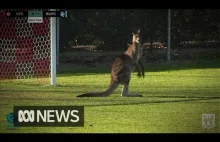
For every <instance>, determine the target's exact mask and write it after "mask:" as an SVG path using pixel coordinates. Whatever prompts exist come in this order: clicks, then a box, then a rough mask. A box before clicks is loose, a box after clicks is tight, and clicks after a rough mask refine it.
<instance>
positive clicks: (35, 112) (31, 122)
mask: <svg viewBox="0 0 220 142" xmlns="http://www.w3.org/2000/svg"><path fill="white" fill-rule="evenodd" d="M14 114H15V116H14V126H15V127H27V126H32V127H33V126H37V127H45V126H50V127H57V126H65V127H67V126H71V127H72V126H84V107H83V106H14Z"/></svg>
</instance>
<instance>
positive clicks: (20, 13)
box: [5, 11, 28, 17]
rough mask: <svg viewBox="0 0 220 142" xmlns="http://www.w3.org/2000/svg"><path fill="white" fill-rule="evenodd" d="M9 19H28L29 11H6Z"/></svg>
mask: <svg viewBox="0 0 220 142" xmlns="http://www.w3.org/2000/svg"><path fill="white" fill-rule="evenodd" d="M5 14H6V16H7V17H27V16H28V12H27V11H6V12H5Z"/></svg>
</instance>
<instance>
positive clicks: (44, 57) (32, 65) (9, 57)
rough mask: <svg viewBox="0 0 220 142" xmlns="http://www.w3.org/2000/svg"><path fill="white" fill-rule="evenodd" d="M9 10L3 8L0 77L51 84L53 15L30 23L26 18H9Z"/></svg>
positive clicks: (0, 37) (1, 78)
mask: <svg viewBox="0 0 220 142" xmlns="http://www.w3.org/2000/svg"><path fill="white" fill-rule="evenodd" d="M6 11H12V9H11V10H10V9H0V80H11V79H33V80H34V81H40V82H44V83H49V82H50V76H51V74H50V73H51V66H50V64H51V33H50V18H49V17H48V18H47V17H46V18H43V23H28V21H27V20H28V18H27V17H7V16H6V14H7V13H6ZM13 11H15V9H13ZM19 11H21V10H19ZM22 11H25V10H22ZM26 11H27V10H26Z"/></svg>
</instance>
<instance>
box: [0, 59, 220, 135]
mask: <svg viewBox="0 0 220 142" xmlns="http://www.w3.org/2000/svg"><path fill="white" fill-rule="evenodd" d="M108 72H109V68H101V67H100V68H88V69H86V68H85V69H82V68H69V67H68V68H62V69H58V77H57V86H56V87H52V86H47V85H42V84H39V82H34V81H33V80H31V79H29V80H10V81H1V82H0V133H219V132H220V123H219V122H220V116H219V115H220V64H219V61H209V62H208V61H207V62H170V63H155V64H153V63H151V64H150V63H149V64H147V65H146V77H145V78H144V79H143V78H138V77H137V75H136V74H137V73H134V74H133V76H132V80H131V83H130V91H131V92H137V93H140V94H142V95H143V96H144V97H136V98H135V97H128V98H126V97H121V96H120V91H121V86H119V88H118V89H117V90H116V91H115V92H114V93H113V94H112V95H110V96H109V97H104V98H76V95H79V94H81V93H86V92H88V91H95V92H96V91H104V90H105V89H106V87H107V86H108V85H109V81H110V76H109V73H108ZM19 105H24V106H25V105H27V106H36V105H40V106H53V105H56V106H57V105H60V106H70V105H83V106H85V110H84V112H85V123H84V127H15V128H13V127H12V128H11V127H9V123H8V122H7V120H6V115H7V114H8V113H10V112H12V111H13V106H19ZM202 114H215V127H214V128H209V129H207V128H203V127H202Z"/></svg>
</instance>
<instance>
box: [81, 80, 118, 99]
mask: <svg viewBox="0 0 220 142" xmlns="http://www.w3.org/2000/svg"><path fill="white" fill-rule="evenodd" d="M118 85H119V84H118V83H117V82H113V83H111V84H110V86H109V88H108V89H107V90H106V91H104V92H99V93H86V94H82V95H78V96H77V97H107V96H109V95H110V94H111V93H112V92H113V91H114V90H115V89H116V88H117V87H118Z"/></svg>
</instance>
